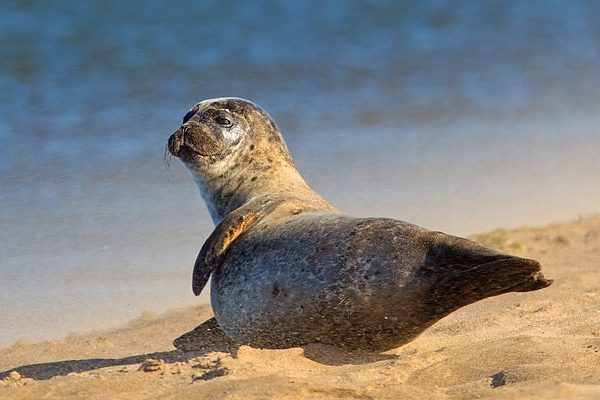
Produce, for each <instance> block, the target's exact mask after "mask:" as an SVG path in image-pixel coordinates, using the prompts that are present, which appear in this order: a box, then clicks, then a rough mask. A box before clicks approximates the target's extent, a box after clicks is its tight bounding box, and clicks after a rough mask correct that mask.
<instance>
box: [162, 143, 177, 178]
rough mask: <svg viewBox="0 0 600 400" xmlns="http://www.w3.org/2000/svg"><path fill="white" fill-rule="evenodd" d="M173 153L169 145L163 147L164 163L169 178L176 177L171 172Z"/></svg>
mask: <svg viewBox="0 0 600 400" xmlns="http://www.w3.org/2000/svg"><path fill="white" fill-rule="evenodd" d="M171 157H172V156H171V153H170V152H169V147H168V144H165V145H164V146H163V161H164V163H165V171H167V177H169V176H171V177H175V174H174V173H173V171H171Z"/></svg>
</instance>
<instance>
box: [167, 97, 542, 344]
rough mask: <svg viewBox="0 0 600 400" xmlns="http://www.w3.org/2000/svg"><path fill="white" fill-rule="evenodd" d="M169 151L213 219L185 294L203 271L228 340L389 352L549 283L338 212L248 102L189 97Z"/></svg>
mask: <svg viewBox="0 0 600 400" xmlns="http://www.w3.org/2000/svg"><path fill="white" fill-rule="evenodd" d="M167 148H168V152H169V153H170V154H171V155H173V156H175V157H178V158H179V159H180V160H181V161H182V162H183V163H184V165H185V166H186V168H187V169H188V171H189V172H190V174H191V176H192V178H193V180H194V181H195V182H196V184H197V186H198V188H199V191H200V194H201V196H202V198H203V199H204V201H205V202H206V205H207V208H208V211H209V213H210V215H211V218H212V220H213V222H214V223H215V225H216V228H215V229H214V231H213V232H212V234H211V235H210V236H209V238H208V239H207V240H206V242H205V243H204V245H203V246H202V249H201V250H200V254H199V255H198V258H197V260H196V263H195V265H194V271H193V277H192V282H193V283H192V287H193V291H194V293H195V294H196V295H198V294H200V292H201V291H202V289H203V288H204V286H205V285H206V283H207V281H208V279H209V277H210V276H211V275H212V282H211V304H212V307H213V311H214V313H215V319H216V322H217V323H218V326H219V327H220V328H221V329H222V330H223V332H224V333H225V334H226V335H227V336H228V337H229V338H231V339H232V340H233V341H234V342H236V343H237V344H240V345H241V344H245V345H250V346H252V347H259V348H273V349H274V348H289V347H297V346H303V345H307V344H310V343H323V344H328V345H333V346H337V347H341V348H346V349H349V350H364V351H378V352H380V351H386V350H390V349H393V348H396V347H399V346H402V345H404V344H406V343H408V342H409V341H411V340H413V339H415V338H416V337H417V336H419V335H420V334H421V333H422V332H423V331H425V329H427V328H428V327H430V326H431V325H433V324H434V323H435V322H436V321H438V320H440V319H441V318H443V317H444V316H446V315H448V314H450V313H451V312H453V311H455V310H457V309H459V308H460V307H463V306H466V305H468V304H471V303H473V302H476V301H479V300H482V299H485V298H487V297H491V296H497V295H500V294H503V293H509V292H526V291H532V290H538V289H542V288H545V287H547V286H549V285H550V284H551V283H552V281H551V280H547V279H545V278H544V276H543V274H542V273H541V265H540V264H539V263H538V262H537V261H534V260H529V259H524V258H520V257H516V256H512V255H509V254H505V253H501V252H498V251H496V250H492V249H489V248H486V247H483V246H480V245H478V244H476V243H474V242H472V241H469V240H467V239H463V238H459V237H455V236H451V235H447V234H444V233H441V232H434V231H429V230H426V229H424V228H421V227H418V226H415V225H412V224H409V223H406V222H402V221H398V220H394V219H387V218H356V217H352V216H348V215H345V214H343V213H342V212H341V211H340V210H338V209H337V208H335V207H334V206H332V205H331V204H329V203H328V202H327V201H326V200H324V199H323V198H322V197H321V196H319V195H318V194H316V193H315V192H313V191H312V190H311V189H310V188H309V186H308V185H307V184H306V182H305V181H304V180H303V179H302V177H301V176H300V174H299V172H298V170H297V169H296V166H295V164H294V162H293V160H292V158H291V156H290V153H289V152H288V149H287V147H286V144H285V142H284V140H283V138H282V136H281V134H280V132H279V129H278V128H277V125H276V124H275V122H274V121H273V120H272V119H271V117H270V116H269V115H268V114H267V113H266V112H265V111H264V110H262V109H261V108H260V107H259V106H257V105H256V104H254V103H252V102H250V101H248V100H244V99H239V98H219V99H211V100H206V101H203V102H201V103H198V104H197V105H196V106H195V107H194V108H192V110H191V111H189V112H188V113H187V114H186V115H185V117H184V118H183V125H182V126H181V128H179V130H178V131H177V132H175V133H173V134H172V135H171V137H170V138H169V141H168V146H167ZM208 324H209V325H211V326H213V325H215V323H214V321H213V322H209V323H208ZM209 328H210V327H209ZM207 329H208V328H207ZM176 344H177V341H176Z"/></svg>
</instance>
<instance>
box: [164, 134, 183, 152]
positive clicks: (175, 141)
mask: <svg viewBox="0 0 600 400" xmlns="http://www.w3.org/2000/svg"><path fill="white" fill-rule="evenodd" d="M183 131H184V129H183V127H181V128H179V130H178V131H177V132H175V133H173V134H172V135H171V136H170V137H169V142H168V144H167V148H168V149H169V153H171V155H174V156H175V157H178V156H179V151H180V150H181V146H182V145H183V140H184V132H183Z"/></svg>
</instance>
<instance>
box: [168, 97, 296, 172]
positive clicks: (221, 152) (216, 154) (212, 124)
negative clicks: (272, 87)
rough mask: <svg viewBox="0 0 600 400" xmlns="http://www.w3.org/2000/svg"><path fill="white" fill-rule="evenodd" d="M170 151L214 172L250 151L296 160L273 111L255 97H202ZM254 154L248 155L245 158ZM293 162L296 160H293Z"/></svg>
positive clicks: (194, 167) (174, 137)
mask: <svg viewBox="0 0 600 400" xmlns="http://www.w3.org/2000/svg"><path fill="white" fill-rule="evenodd" d="M168 151H169V153H170V154H171V155H174V156H175V157H178V158H179V159H180V160H181V161H182V162H183V163H184V164H185V165H186V167H187V168H188V169H189V170H190V172H192V175H196V174H195V172H199V173H202V174H208V175H210V172H211V170H220V169H221V168H220V166H222V165H221V164H223V162H226V163H227V164H228V165H231V162H232V161H235V162H241V161H244V160H242V159H240V157H241V156H243V155H247V154H248V153H255V154H256V153H264V152H268V153H270V154H271V155H272V156H275V157H277V158H280V157H283V158H284V159H286V160H287V161H289V162H292V160H291V157H290V156H289V152H288V150H287V148H286V146H285V143H284V141H283V139H282V137H281V134H280V133H279V129H278V128H277V126H276V125H275V122H274V121H273V120H272V119H271V117H269V115H268V114H267V113H266V112H265V111H264V110H263V109H262V108H260V107H259V106H257V105H256V104H254V103H252V102H251V101H248V100H244V99H240V98H219V99H210V100H205V101H202V102H200V103H198V104H196V106H194V108H192V109H191V110H190V111H189V112H188V113H187V114H186V115H185V116H184V117H183V124H182V125H181V127H180V128H179V130H178V131H177V132H175V133H173V134H172V135H171V137H170V138H169V142H168ZM248 160H250V158H247V157H246V159H245V161H248ZM292 163H293V162H292Z"/></svg>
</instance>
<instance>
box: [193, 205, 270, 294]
mask: <svg viewBox="0 0 600 400" xmlns="http://www.w3.org/2000/svg"><path fill="white" fill-rule="evenodd" d="M274 203H275V202H273V201H271V200H267V201H265V202H263V203H262V204H260V203H259V204H256V203H255V202H250V203H248V204H246V205H244V206H242V207H240V208H238V209H237V210H235V211H233V212H231V213H230V214H229V215H228V216H227V217H226V218H225V219H224V220H223V221H221V223H220V224H219V225H217V227H216V228H215V230H214V231H213V232H212V233H211V234H210V236H209V237H208V239H206V242H204V245H202V249H201V250H200V254H198V258H196V263H195V264H194V273H193V275H192V289H193V291H194V294H195V295H196V296H198V295H199V294H200V293H201V292H202V289H204V286H205V285H206V282H208V278H209V277H210V274H212V272H213V271H214V269H215V268H216V266H217V265H219V263H220V262H221V260H222V258H223V256H224V255H225V252H226V251H227V249H228V248H229V246H231V244H232V243H233V242H234V241H235V240H236V239H237V238H238V237H239V236H240V235H242V234H243V233H244V232H246V231H247V230H248V229H250V228H251V227H252V226H254V225H255V224H256V223H257V222H258V221H259V220H260V219H261V218H263V217H264V216H265V215H266V214H267V211H268V209H269V208H270V206H272V205H273V204H274Z"/></svg>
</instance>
